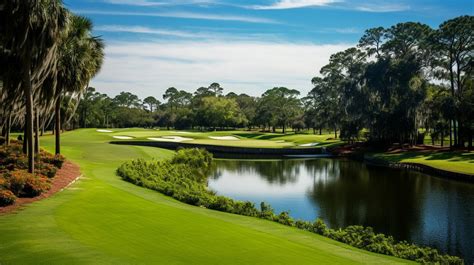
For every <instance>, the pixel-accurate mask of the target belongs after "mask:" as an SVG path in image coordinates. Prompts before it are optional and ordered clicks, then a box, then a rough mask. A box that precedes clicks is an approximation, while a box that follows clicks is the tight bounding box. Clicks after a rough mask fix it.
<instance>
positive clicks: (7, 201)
mask: <svg viewBox="0 0 474 265" xmlns="http://www.w3.org/2000/svg"><path fill="white" fill-rule="evenodd" d="M15 200H16V196H15V194H13V192H11V191H9V190H0V206H7V205H11V204H13V203H15Z"/></svg>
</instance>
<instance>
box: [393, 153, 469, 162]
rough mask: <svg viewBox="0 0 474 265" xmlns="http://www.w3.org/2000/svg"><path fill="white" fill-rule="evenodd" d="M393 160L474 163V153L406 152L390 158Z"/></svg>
mask: <svg viewBox="0 0 474 265" xmlns="http://www.w3.org/2000/svg"><path fill="white" fill-rule="evenodd" d="M389 157H390V158H391V160H392V159H393V160H397V161H400V160H404V159H417V158H425V159H426V160H443V161H446V162H464V161H466V162H468V163H474V153H472V152H471V153H465V152H433V153H421V152H404V153H400V154H396V155H390V156H389Z"/></svg>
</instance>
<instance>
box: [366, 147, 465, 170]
mask: <svg viewBox="0 0 474 265" xmlns="http://www.w3.org/2000/svg"><path fill="white" fill-rule="evenodd" d="M374 156H375V157H377V158H382V159H385V160H388V161H390V162H397V163H406V162H410V163H419V164H423V165H427V166H431V167H434V168H438V169H443V170H447V171H452V172H457V173H464V174H471V175H474V152H434V151H433V152H415V151H406V152H403V153H396V154H389V153H378V154H374Z"/></svg>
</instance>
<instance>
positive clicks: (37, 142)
mask: <svg viewBox="0 0 474 265" xmlns="http://www.w3.org/2000/svg"><path fill="white" fill-rule="evenodd" d="M39 145H40V144H39V111H38V109H36V124H35V154H38V153H39Z"/></svg>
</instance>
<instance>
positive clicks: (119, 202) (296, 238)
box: [0, 129, 409, 264]
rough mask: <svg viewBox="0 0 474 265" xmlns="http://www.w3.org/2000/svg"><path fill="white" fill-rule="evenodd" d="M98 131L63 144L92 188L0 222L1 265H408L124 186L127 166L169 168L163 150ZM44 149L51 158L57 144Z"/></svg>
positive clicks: (68, 136) (72, 135) (80, 187)
mask: <svg viewBox="0 0 474 265" xmlns="http://www.w3.org/2000/svg"><path fill="white" fill-rule="evenodd" d="M110 139H111V137H110V136H109V135H107V134H103V133H98V132H96V131H95V130H92V129H83V130H78V131H74V132H68V133H65V134H64V135H63V149H62V150H63V153H64V154H65V155H66V156H67V157H68V158H69V159H72V160H73V161H74V162H76V163H78V164H79V165H80V166H81V169H82V173H83V174H84V178H82V179H81V180H80V181H78V182H76V183H75V184H74V185H72V186H71V187H70V188H69V189H67V190H65V191H63V192H60V193H58V194H56V195H54V196H52V197H50V198H48V199H45V200H42V201H38V202H35V203H33V204H30V205H28V206H26V207H25V209H22V210H21V211H19V212H18V213H13V214H8V215H3V216H0V235H1V240H0V253H1V255H0V264H132V263H133V264H370V263H371V264H387V263H390V264H394V263H409V261H405V260H400V259H396V258H393V257H388V256H382V255H377V254H373V253H369V252H366V251H363V250H359V249H355V248H352V247H349V246H347V245H344V244H341V243H338V242H335V241H333V240H330V239H327V238H324V237H321V236H318V235H315V234H312V233H309V232H305V231H300V230H298V229H296V228H289V227H286V226H283V225H279V224H276V223H273V222H269V221H265V220H260V219H257V218H252V217H244V216H238V215H232V214H227V213H222V212H217V211H211V210H207V209H203V208H199V207H194V206H190V205H186V204H183V203H180V202H177V201H175V200H173V199H170V198H169V197H166V196H163V195H161V194H159V193H157V192H155V191H151V190H147V189H144V188H140V187H137V186H135V185H133V184H131V183H127V182H125V181H122V180H121V179H120V178H119V177H117V176H116V175H115V169H116V168H117V167H118V166H119V165H120V164H121V163H123V162H124V161H126V160H129V159H133V158H138V157H142V158H145V159H150V158H157V159H160V158H164V157H169V156H170V155H171V154H172V152H171V151H167V150H162V149H158V148H149V147H137V146H122V145H110V144H107V142H108V141H110ZM42 144H43V145H44V146H46V148H47V149H48V150H52V149H53V137H51V136H46V137H43V139H42Z"/></svg>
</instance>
